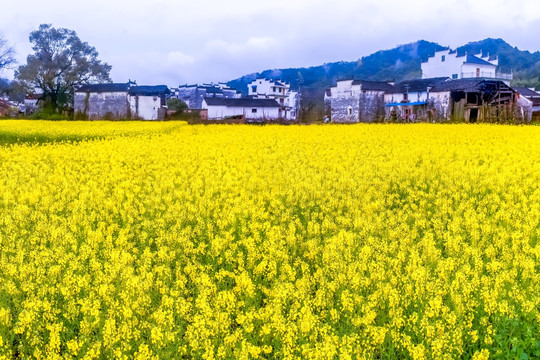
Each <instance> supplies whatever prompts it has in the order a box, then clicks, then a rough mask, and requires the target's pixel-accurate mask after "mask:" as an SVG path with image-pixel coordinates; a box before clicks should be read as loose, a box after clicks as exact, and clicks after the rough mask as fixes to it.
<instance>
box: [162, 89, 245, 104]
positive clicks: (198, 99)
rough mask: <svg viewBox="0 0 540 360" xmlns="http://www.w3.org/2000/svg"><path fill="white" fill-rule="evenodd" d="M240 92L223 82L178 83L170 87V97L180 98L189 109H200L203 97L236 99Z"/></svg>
mask: <svg viewBox="0 0 540 360" xmlns="http://www.w3.org/2000/svg"><path fill="white" fill-rule="evenodd" d="M241 96H242V93H241V92H240V91H238V90H236V89H233V88H231V87H229V86H228V85H227V84H225V83H217V84H215V83H210V84H202V85H198V84H194V85H187V84H186V85H180V86H179V87H178V88H174V89H171V97H174V98H177V99H180V100H182V101H183V102H185V103H186V105H187V106H188V108H189V109H202V103H203V100H204V98H205V97H214V98H226V99H238V98H240V97H241Z"/></svg>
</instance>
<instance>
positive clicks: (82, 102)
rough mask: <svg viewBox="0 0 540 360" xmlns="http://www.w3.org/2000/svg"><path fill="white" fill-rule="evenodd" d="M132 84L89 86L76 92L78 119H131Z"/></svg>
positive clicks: (76, 116) (76, 113)
mask: <svg viewBox="0 0 540 360" xmlns="http://www.w3.org/2000/svg"><path fill="white" fill-rule="evenodd" d="M131 85H132V83H129V82H128V83H116V84H113V83H111V84H89V85H83V86H81V87H79V88H78V89H76V90H75V98H74V111H75V118H76V119H79V118H80V119H89V120H100V119H111V120H112V119H129V118H131V115H130V110H129V94H128V91H129V88H130V86H131Z"/></svg>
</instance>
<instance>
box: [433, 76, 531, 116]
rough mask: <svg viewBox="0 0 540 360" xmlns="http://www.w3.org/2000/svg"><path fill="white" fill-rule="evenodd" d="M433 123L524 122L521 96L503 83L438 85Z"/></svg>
mask: <svg viewBox="0 0 540 360" xmlns="http://www.w3.org/2000/svg"><path fill="white" fill-rule="evenodd" d="M429 96H430V97H429V100H428V101H429V109H430V114H429V115H430V117H431V118H432V119H433V120H452V119H455V120H464V121H466V122H470V123H474V122H479V121H482V122H504V121H506V120H509V121H511V120H512V121H515V120H516V119H520V118H521V119H522V120H525V121H527V119H526V118H524V116H523V113H522V111H521V108H520V106H519V104H518V103H517V99H518V97H519V95H517V92H516V91H515V90H513V89H512V88H511V87H510V86H508V85H506V83H504V82H503V81H500V80H482V79H476V80H475V79H461V80H451V81H445V82H440V83H438V84H435V85H434V86H433V88H431V90H430V94H429Z"/></svg>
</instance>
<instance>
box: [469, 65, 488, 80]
mask: <svg viewBox="0 0 540 360" xmlns="http://www.w3.org/2000/svg"><path fill="white" fill-rule="evenodd" d="M476 69H480V76H479V77H489V78H494V77H495V67H494V66H489V65H481V64H463V66H462V67H461V70H462V73H463V78H465V79H467V78H475V77H476Z"/></svg>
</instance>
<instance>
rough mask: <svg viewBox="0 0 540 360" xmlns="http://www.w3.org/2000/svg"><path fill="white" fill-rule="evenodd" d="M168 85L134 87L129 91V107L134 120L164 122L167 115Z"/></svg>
mask: <svg viewBox="0 0 540 360" xmlns="http://www.w3.org/2000/svg"><path fill="white" fill-rule="evenodd" d="M169 93H170V91H169V88H168V87H167V86H166V85H156V86H132V87H130V88H129V90H128V94H129V106H130V111H131V116H132V118H133V119H141V120H163V119H165V116H166V114H167V99H166V96H167V95H168V94H169Z"/></svg>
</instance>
